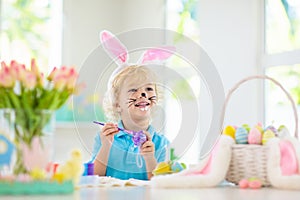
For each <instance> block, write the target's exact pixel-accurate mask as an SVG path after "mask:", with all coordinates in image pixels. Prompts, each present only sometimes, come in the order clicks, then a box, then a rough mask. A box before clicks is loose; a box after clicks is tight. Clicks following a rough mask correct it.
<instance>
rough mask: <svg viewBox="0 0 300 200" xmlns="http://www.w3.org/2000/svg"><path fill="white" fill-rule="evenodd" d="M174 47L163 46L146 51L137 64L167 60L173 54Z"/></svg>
mask: <svg viewBox="0 0 300 200" xmlns="http://www.w3.org/2000/svg"><path fill="white" fill-rule="evenodd" d="M175 50H176V49H175V47H173V46H164V47H157V48H151V49H148V50H147V51H145V52H144V53H143V55H142V56H141V58H140V61H139V63H141V64H144V63H148V62H159V61H164V60H166V59H168V58H169V57H170V56H171V55H173V54H174V52H175Z"/></svg>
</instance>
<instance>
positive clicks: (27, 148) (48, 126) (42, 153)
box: [6, 109, 55, 175]
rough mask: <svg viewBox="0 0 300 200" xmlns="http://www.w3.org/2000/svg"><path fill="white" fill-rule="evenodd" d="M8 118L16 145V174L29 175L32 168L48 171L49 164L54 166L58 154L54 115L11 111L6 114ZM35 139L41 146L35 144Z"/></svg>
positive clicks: (39, 111) (38, 111)
mask: <svg viewBox="0 0 300 200" xmlns="http://www.w3.org/2000/svg"><path fill="white" fill-rule="evenodd" d="M6 116H10V117H9V120H10V122H9V124H10V125H9V128H10V130H9V132H10V134H13V142H14V145H15V154H14V159H13V160H14V162H13V166H12V168H13V173H14V174H15V175H18V174H26V173H28V172H29V170H30V169H32V168H45V166H46V164H47V163H51V160H52V157H53V152H54V144H53V138H54V131H55V113H54V111H52V110H39V109H29V110H25V109H11V110H7V111H6ZM7 119H8V118H7ZM35 138H36V140H37V141H38V143H33V141H34V139H35ZM45 162H47V163H45ZM35 165H36V166H35ZM42 170H44V169H42Z"/></svg>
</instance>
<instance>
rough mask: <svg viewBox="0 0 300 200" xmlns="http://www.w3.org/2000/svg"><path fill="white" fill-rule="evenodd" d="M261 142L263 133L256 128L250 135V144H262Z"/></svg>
mask: <svg viewBox="0 0 300 200" xmlns="http://www.w3.org/2000/svg"><path fill="white" fill-rule="evenodd" d="M261 140H262V134H261V132H260V131H259V130H258V129H257V128H256V127H253V128H252V129H251V130H250V131H249V134H248V143H249V144H261Z"/></svg>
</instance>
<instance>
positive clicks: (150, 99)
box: [148, 96, 157, 104]
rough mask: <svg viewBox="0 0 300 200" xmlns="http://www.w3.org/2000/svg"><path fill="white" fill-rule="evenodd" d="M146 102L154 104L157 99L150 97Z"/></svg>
mask: <svg viewBox="0 0 300 200" xmlns="http://www.w3.org/2000/svg"><path fill="white" fill-rule="evenodd" d="M148 100H149V101H151V102H152V103H155V104H156V100H157V99H156V96H152V97H149V98H148Z"/></svg>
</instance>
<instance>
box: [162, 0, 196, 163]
mask: <svg viewBox="0 0 300 200" xmlns="http://www.w3.org/2000/svg"><path fill="white" fill-rule="evenodd" d="M197 6H198V1H197V0H167V1H166V9H167V10H166V28H167V29H168V30H172V31H175V32H176V33H178V34H177V35H176V36H177V37H176V38H173V40H174V43H175V44H180V42H182V39H183V37H182V38H181V37H180V36H181V35H184V36H185V37H189V38H190V39H192V40H193V41H195V42H196V43H199V40H200V38H199V25H198V22H197ZM170 66H171V67H172V69H171V70H174V71H176V73H178V74H180V75H181V76H182V77H177V78H178V79H174V80H172V83H166V85H170V89H169V90H167V91H166V92H165V94H164V99H165V100H164V103H165V109H166V115H167V117H166V118H167V119H168V120H167V121H166V124H165V131H164V132H165V135H166V137H167V138H168V139H169V140H170V141H171V142H172V141H173V140H174V139H175V138H176V137H177V135H179V134H188V133H186V132H188V131H189V130H184V131H185V132H184V131H182V130H180V128H181V126H182V124H181V123H182V117H183V116H182V115H183V112H182V110H181V109H182V107H181V105H182V104H185V105H184V106H188V105H190V104H192V103H193V102H195V101H196V100H195V98H198V97H199V91H200V85H201V80H200V77H199V75H198V73H197V71H195V69H194V68H193V67H192V66H191V65H190V64H189V63H188V62H186V61H184V60H183V59H182V58H179V57H177V56H173V57H172V59H171V60H170ZM190 89H191V90H192V91H190ZM192 93H193V94H192ZM178 94H180V97H178V96H177V95H178ZM194 94H195V96H194ZM180 131H181V132H180ZM193 131H194V130H193ZM195 134H197V133H195ZM186 138H187V140H190V138H189V137H186ZM185 142H186V143H189V142H191V143H190V144H191V146H187V147H184V149H185V150H186V152H180V153H184V155H178V151H177V150H178V149H182V147H176V146H174V147H173V146H172V145H171V147H173V148H174V149H175V154H177V155H176V156H179V157H180V159H181V160H182V161H183V162H186V163H188V164H194V163H197V162H198V159H199V157H200V145H201V144H200V133H199V134H197V135H195V137H194V138H193V141H185ZM185 142H183V143H185ZM186 143H185V144H186ZM195 152H196V153H199V155H195Z"/></svg>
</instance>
